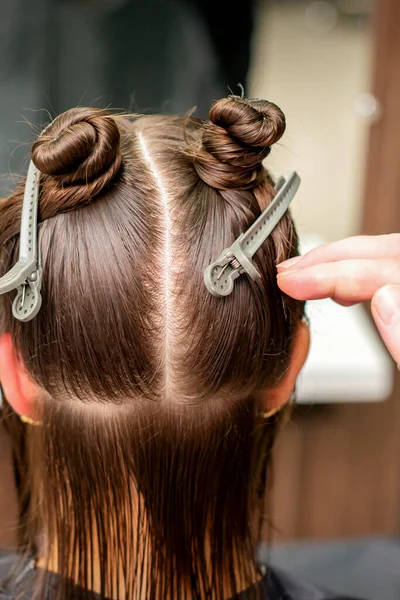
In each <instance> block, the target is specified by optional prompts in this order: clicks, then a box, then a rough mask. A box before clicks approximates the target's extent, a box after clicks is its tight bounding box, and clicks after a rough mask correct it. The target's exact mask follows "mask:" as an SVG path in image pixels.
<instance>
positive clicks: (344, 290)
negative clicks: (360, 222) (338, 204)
mask: <svg viewBox="0 0 400 600" xmlns="http://www.w3.org/2000/svg"><path fill="white" fill-rule="evenodd" d="M278 285H279V287H280V289H281V290H282V291H283V292H285V293H286V294H288V295H289V296H292V297H293V298H297V299H298V300H315V299H319V298H332V299H333V300H335V301H336V302H338V303H339V304H343V305H345V306H350V305H352V304H356V303H357V302H364V301H366V300H371V301H372V302H371V308H372V315H373V318H374V320H375V323H376V326H377V328H378V330H379V332H380V334H381V336H382V339H383V341H384V342H385V344H386V346H387V348H388V350H389V352H390V354H391V355H392V356H393V358H394V360H395V361H396V363H400V234H397V233H396V234H392V235H381V236H360V237H353V238H348V239H345V240H341V241H339V242H332V243H330V244H325V245H324V246H319V247H318V248H315V249H314V250H311V251H310V252H308V253H307V254H305V255H304V256H302V257H299V258H297V257H296V258H293V259H291V260H289V261H286V262H284V263H281V264H280V265H278Z"/></svg>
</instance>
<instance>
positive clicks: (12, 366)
mask: <svg viewBox="0 0 400 600" xmlns="http://www.w3.org/2000/svg"><path fill="white" fill-rule="evenodd" d="M0 383H1V387H2V389H3V392H4V395H5V397H6V398H7V402H8V403H9V404H10V405H11V406H12V408H13V409H14V410H15V412H16V413H18V414H19V415H21V416H25V417H29V418H30V419H33V420H35V419H36V418H37V412H38V398H39V397H40V388H39V386H38V385H37V384H36V383H35V382H34V381H32V379H31V377H30V375H29V373H28V372H27V370H26V369H25V366H24V365H23V364H22V362H21V360H20V359H19V357H18V356H17V353H16V351H15V348H14V344H13V342H12V339H11V335H10V334H9V333H3V334H2V335H0Z"/></svg>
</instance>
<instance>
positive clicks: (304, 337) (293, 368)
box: [262, 321, 310, 411]
mask: <svg viewBox="0 0 400 600" xmlns="http://www.w3.org/2000/svg"><path fill="white" fill-rule="evenodd" d="M309 348H310V330H309V328H308V325H307V323H306V322H305V321H301V322H300V323H299V325H298V328H297V332H296V335H295V339H294V342H293V350H292V357H291V361H290V365H289V368H288V370H287V372H286V373H285V375H284V377H283V378H282V379H281V380H280V381H279V383H278V385H277V386H275V387H274V388H270V389H268V390H265V392H264V393H263V399H262V403H263V409H264V410H266V411H272V410H274V409H277V410H279V409H280V408H281V407H282V406H283V405H284V404H286V403H287V402H289V400H290V397H291V395H292V393H293V390H294V388H295V384H296V379H297V377H298V375H299V373H300V371H301V369H302V368H303V365H304V363H305V361H306V358H307V355H308V351H309Z"/></svg>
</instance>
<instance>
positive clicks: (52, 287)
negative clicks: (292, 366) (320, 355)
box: [0, 96, 303, 600]
mask: <svg viewBox="0 0 400 600" xmlns="http://www.w3.org/2000/svg"><path fill="white" fill-rule="evenodd" d="M284 129H285V119H284V116H283V114H282V112H281V111H280V109H279V108H278V107H276V106H275V105H274V104H272V103H270V102H267V101H265V100H247V99H244V98H239V97H234V96H232V97H229V98H225V99H222V100H219V101H217V102H215V103H214V104H213V106H212V108H211V110H210V120H209V121H200V120H198V119H195V118H193V117H167V116H136V117H129V118H128V117H121V116H115V115H112V114H110V113H108V112H106V111H104V110H99V109H93V108H77V109H72V110H70V111H67V112H66V113H64V114H62V115H60V116H59V117H57V119H56V120H55V121H54V122H53V123H52V124H51V125H50V126H49V127H48V128H47V130H46V131H45V133H44V134H43V135H41V136H40V137H39V138H38V140H37V141H36V142H35V144H34V145H33V147H32V153H31V155H32V160H33V162H34V163H35V164H36V166H37V167H38V168H39V169H40V171H41V173H42V177H41V192H40V209H39V210H40V215H39V221H40V226H39V230H40V231H39V239H40V247H41V252H42V261H43V286H42V296H43V305H42V308H41V311H40V312H39V314H38V315H37V317H36V318H35V319H34V320H33V321H31V322H28V323H21V322H19V321H17V320H15V319H13V317H12V314H11V301H12V299H13V294H8V295H5V296H2V297H0V301H1V307H0V310H1V331H3V332H5V331H7V332H10V333H11V335H12V339H13V341H14V344H15V348H16V351H17V352H18V354H19V356H20V357H21V360H22V361H23V363H24V364H25V365H26V368H27V370H28V372H29V373H30V375H31V376H32V378H33V379H34V380H35V381H36V382H37V383H38V384H39V385H40V386H41V388H42V389H43V390H44V392H43V399H42V404H41V411H42V419H43V423H42V425H41V426H40V427H29V428H28V429H27V436H28V440H27V443H28V446H27V447H28V462H29V469H28V474H27V481H28V483H29V490H30V493H31V503H30V519H29V536H28V542H29V544H30V545H31V544H32V543H35V544H36V545H37V547H38V552H39V554H40V555H41V556H43V557H44V559H45V560H46V558H48V556H49V552H50V549H49V544H50V542H51V541H52V540H53V541H54V540H56V542H57V548H56V550H55V552H56V555H57V561H58V571H59V573H61V578H60V579H59V580H58V584H57V598H62V599H67V598H77V597H78V595H77V591H76V589H74V591H72V587H71V581H72V580H74V581H75V582H77V583H79V584H80V586H81V587H82V590H81V592H80V594H81V595H80V596H79V597H82V598H86V597H87V598H89V597H90V592H89V590H90V589H93V587H94V581H93V579H94V574H93V568H92V566H93V561H94V559H95V558H96V559H98V560H99V561H100V565H101V573H100V581H99V583H98V587H99V589H98V591H99V592H100V597H101V598H106V597H114V598H116V597H124V598H125V597H126V598H129V599H131V598H132V599H138V598H146V599H147V598H149V599H150V598H154V599H157V600H161V599H165V598H169V599H179V598H197V599H200V598H213V599H216V600H220V599H222V598H225V597H228V596H229V595H230V596H233V595H234V594H236V593H238V592H239V591H240V589H241V587H243V585H251V584H252V583H253V582H254V581H255V579H256V577H257V565H256V562H255V558H254V556H255V548H256V543H257V539H258V535H259V527H260V524H261V520H262V519H261V515H262V508H263V502H264V491H265V488H266V478H267V481H268V472H267V471H266V465H267V461H268V458H269V456H270V450H271V447H272V443H273V439H274V434H275V430H276V425H277V422H278V420H279V418H278V417H274V418H273V419H271V420H266V419H263V418H262V417H261V416H260V414H259V411H260V410H261V394H262V392H263V390H264V392H263V393H264V394H265V393H267V392H265V390H268V389H270V388H272V387H273V386H275V385H276V384H277V383H278V381H279V380H280V378H281V377H282V376H283V375H284V373H285V371H286V369H287V368H288V365H289V361H290V356H291V349H292V342H293V338H294V334H295V332H296V328H297V325H298V322H299V320H300V319H301V318H302V315H303V305H302V304H301V303H298V302H296V301H294V300H291V299H289V298H287V297H284V296H283V295H282V293H281V292H280V291H279V289H278V287H277V284H276V268H275V265H276V263H277V262H278V261H280V260H284V259H287V258H289V257H292V256H295V255H296V254H297V236H296V232H295V229H294V226H293V223H292V220H291V218H290V215H289V213H287V214H286V215H285V216H284V218H283V219H282V220H281V221H280V223H279V225H278V226H277V227H276V229H275V230H274V232H273V234H272V235H271V236H270V238H269V239H268V240H267V241H266V242H265V243H264V244H263V247H262V248H261V249H260V250H259V251H258V252H257V254H256V256H255V262H256V263H257V266H258V269H259V271H260V273H261V274H262V278H261V279H260V280H259V281H253V280H251V279H250V278H249V277H247V276H241V277H240V278H239V279H238V280H237V282H236V283H235V288H234V291H233V293H232V294H231V295H230V296H227V297H225V298H215V297H213V296H212V295H211V294H209V292H208V291H207V289H206V287H205V285H204V283H203V268H204V267H205V266H206V265H208V264H209V263H210V262H211V261H212V260H214V259H215V258H216V257H217V255H218V254H219V253H220V252H221V250H222V249H223V248H226V247H227V246H229V245H230V244H231V243H232V242H233V241H234V240H235V238H236V237H237V236H238V235H239V234H240V233H242V232H243V231H244V230H245V229H246V228H247V227H248V226H249V225H250V224H251V223H252V222H253V221H254V220H255V219H256V217H257V216H258V215H259V214H260V211H261V210H262V209H263V208H265V206H267V205H268V203H269V202H270V201H271V199H272V197H273V195H274V188H273V182H272V179H271V177H270V176H269V174H268V173H267V171H266V170H265V168H264V166H263V164H262V161H263V159H264V158H266V157H267V155H268V153H269V151H270V147H271V145H272V144H274V143H275V142H276V141H278V140H279V138H280V137H281V135H282V134H283V132H284ZM22 198H23V183H22V184H21V186H19V187H18V188H17V189H16V190H15V192H14V193H13V194H12V195H11V196H10V197H9V198H6V199H4V200H2V201H1V203H0V223H1V228H0V249H1V255H0V258H1V263H0V266H1V273H0V274H1V275H2V274H3V273H4V272H6V271H7V270H8V269H9V268H10V267H11V266H12V264H13V263H14V261H15V260H16V257H17V251H18V232H19V224H20V216H21V206H22ZM255 515H260V518H258V519H256V520H255V518H254V517H255ZM46 578H47V573H46V571H41V576H40V577H38V581H37V584H36V590H37V598H42V597H43V595H41V594H43V585H45V584H46ZM238 582H240V585H239V583H238ZM240 586H241V587H240ZM121 590H124V591H123V592H121Z"/></svg>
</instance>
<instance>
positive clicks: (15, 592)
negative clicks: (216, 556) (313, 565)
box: [0, 554, 360, 600]
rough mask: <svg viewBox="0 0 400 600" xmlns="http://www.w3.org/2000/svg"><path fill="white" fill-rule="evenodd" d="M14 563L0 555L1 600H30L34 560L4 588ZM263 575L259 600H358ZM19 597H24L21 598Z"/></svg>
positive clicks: (272, 572)
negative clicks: (4, 582) (15, 580)
mask: <svg viewBox="0 0 400 600" xmlns="http://www.w3.org/2000/svg"><path fill="white" fill-rule="evenodd" d="M15 561H16V555H15V554H0V600H10V599H15V598H17V597H18V598H21V600H29V599H30V598H31V596H32V581H33V577H34V561H33V560H27V561H25V562H24V564H23V565H22V568H21V567H19V569H18V572H19V573H20V575H19V576H18V577H17V580H18V581H17V584H16V583H8V584H3V581H4V580H5V579H6V578H7V576H8V575H9V573H10V569H11V568H12V566H13V564H15ZM264 571H265V575H264V576H263V578H262V579H261V580H260V582H259V583H258V585H259V588H260V599H261V600H360V599H356V598H354V597H350V596H343V595H337V594H331V593H329V592H327V591H326V590H323V589H321V588H317V587H315V586H313V585H311V584H308V583H304V582H301V581H299V580H297V579H294V578H293V577H292V576H290V575H288V574H287V573H285V572H283V571H281V570H280V569H279V570H278V569H275V568H273V569H269V568H265V569H264ZM57 577H58V576H57V575H54V576H53V577H52V579H51V581H50V584H49V587H48V589H47V590H46V593H45V596H44V598H43V600H53V598H55V595H56V594H55V586H56V584H57ZM75 589H76V592H75V591H74V596H73V597H74V600H75V599H76V600H79V599H80V598H81V597H82V596H81V593H80V589H79V588H78V587H76V588H75ZM21 593H23V595H22V597H21V595H20V594H21ZM248 597H249V596H248V591H247V592H246V591H244V592H242V593H241V594H239V596H238V597H237V600H247V598H248ZM91 598H92V600H98V598H99V596H98V595H97V594H95V593H93V595H92V596H91Z"/></svg>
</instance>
